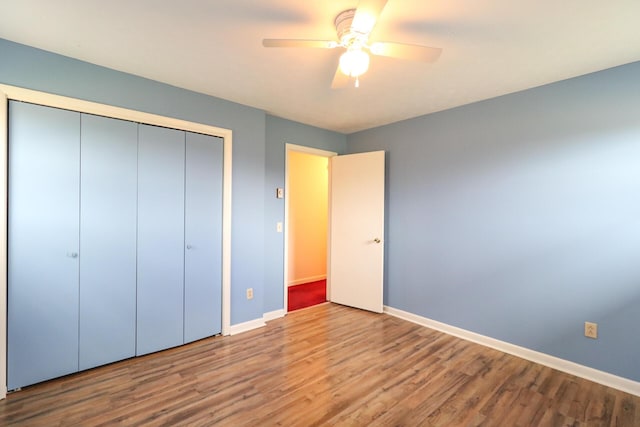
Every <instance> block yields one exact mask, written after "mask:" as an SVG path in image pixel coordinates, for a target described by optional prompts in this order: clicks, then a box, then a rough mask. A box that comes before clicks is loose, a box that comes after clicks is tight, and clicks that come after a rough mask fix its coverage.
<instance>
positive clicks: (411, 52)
mask: <svg viewBox="0 0 640 427" xmlns="http://www.w3.org/2000/svg"><path fill="white" fill-rule="evenodd" d="M386 4H387V0H360V2H359V3H358V7H357V9H348V10H345V11H342V12H340V13H339V14H338V16H336V19H335V21H334V24H335V27H336V32H337V34H338V41H333V40H298V39H263V40H262V45H263V46H264V47H311V48H321V49H334V48H338V47H340V48H343V49H345V52H344V53H343V54H342V55H341V56H340V63H339V65H338V69H337V70H336V74H335V76H334V78H333V82H332V84H331V87H332V88H334V89H336V88H341V87H344V86H346V85H347V83H348V82H349V79H350V78H355V86H356V87H358V86H359V85H360V76H361V75H362V74H364V73H365V72H366V71H367V70H368V69H369V53H371V54H372V55H377V56H386V57H390V58H398V59H408V60H413V61H422V62H434V61H436V60H437V59H438V57H439V56H440V53H441V52H442V49H440V48H436V47H428V46H420V45H413V44H405V43H394V42H374V43H370V42H369V35H370V34H371V31H372V30H373V28H374V27H375V25H376V22H377V20H378V17H379V16H380V13H381V12H382V9H384V7H385V5H386Z"/></svg>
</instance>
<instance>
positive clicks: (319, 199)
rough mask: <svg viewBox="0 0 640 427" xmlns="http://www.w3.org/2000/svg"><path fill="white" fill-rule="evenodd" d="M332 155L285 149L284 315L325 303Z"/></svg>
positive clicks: (294, 148) (294, 147)
mask: <svg viewBox="0 0 640 427" xmlns="http://www.w3.org/2000/svg"><path fill="white" fill-rule="evenodd" d="M335 155H336V153H333V152H330V151H324V150H318V149H313V148H309V147H304V146H299V145H294V144H287V145H286V167H285V227H284V232H285V235H284V248H285V256H284V307H285V310H287V312H288V311H293V310H295V309H298V308H304V307H306V306H311V305H315V304H318V303H321V302H324V301H325V300H327V299H328V297H329V286H328V282H327V248H328V246H327V243H328V229H329V219H328V218H329V216H328V215H329V158H330V157H332V156H335ZM290 295H291V304H290V302H289V298H290ZM294 299H295V300H294Z"/></svg>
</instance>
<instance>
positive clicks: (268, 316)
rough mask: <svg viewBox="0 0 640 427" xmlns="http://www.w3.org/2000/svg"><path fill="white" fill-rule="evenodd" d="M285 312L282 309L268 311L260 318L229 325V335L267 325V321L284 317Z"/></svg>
mask: <svg viewBox="0 0 640 427" xmlns="http://www.w3.org/2000/svg"><path fill="white" fill-rule="evenodd" d="M284 315H285V312H284V309H280V310H275V311H270V312H268V313H264V314H263V315H262V318H260V319H253V320H249V321H248V322H244V323H238V324H237V325H231V326H230V327H229V335H238V334H241V333H243V332H249V331H252V330H254V329H258V328H262V327H263V326H267V323H266V322H268V321H270V320H274V319H278V318H280V317H284Z"/></svg>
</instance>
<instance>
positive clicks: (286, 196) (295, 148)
mask: <svg viewBox="0 0 640 427" xmlns="http://www.w3.org/2000/svg"><path fill="white" fill-rule="evenodd" d="M292 151H295V152H297V153H305V154H312V155H314V156H319V157H327V158H331V157H333V156H337V155H338V153H335V152H333V151H327V150H320V149H318V148H311V147H305V146H304V145H296V144H289V143H286V144H285V168H284V170H285V172H284V182H285V186H284V187H285V188H284V263H283V268H284V271H283V273H284V274H283V279H284V281H283V285H282V286H283V294H284V297H283V301H284V302H283V303H284V306H283V310H284V313H285V314H286V313H287V312H288V307H289V295H288V288H289V195H290V193H289V185H288V184H289V153H290V152H292ZM329 179H330V178H329ZM327 185H328V186H329V188H328V191H331V185H330V182H329V183H327ZM328 197H329V200H331V193H328ZM329 209H331V206H329ZM327 221H328V223H327V239H329V236H330V230H331V222H330V221H329V217H327ZM329 248H330V245H328V244H327V252H328V251H329ZM329 259H330V258H329V256H327V263H328V262H329ZM328 267H329V266H328V264H327V298H328V297H329V295H330V292H331V287H330V277H329V268H328Z"/></svg>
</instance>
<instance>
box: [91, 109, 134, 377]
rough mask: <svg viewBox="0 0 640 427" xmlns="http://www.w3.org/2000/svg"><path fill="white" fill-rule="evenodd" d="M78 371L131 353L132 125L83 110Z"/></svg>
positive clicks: (132, 343)
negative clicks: (88, 113)
mask: <svg viewBox="0 0 640 427" xmlns="http://www.w3.org/2000/svg"><path fill="white" fill-rule="evenodd" d="M81 123H82V131H81V148H82V150H81V156H80V176H81V183H82V185H81V192H80V207H81V209H80V249H81V252H82V256H81V257H80V369H89V368H93V367H95V366H99V365H103V364H106V363H110V362H114V361H116V360H121V359H125V358H128V357H133V356H134V355H135V352H136V214H137V191H138V189H137V156H138V125H137V124H136V123H132V122H126V121H122V120H116V119H109V118H106V117H98V116H92V115H87V114H83V115H82V117H81Z"/></svg>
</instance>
